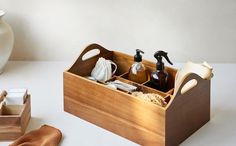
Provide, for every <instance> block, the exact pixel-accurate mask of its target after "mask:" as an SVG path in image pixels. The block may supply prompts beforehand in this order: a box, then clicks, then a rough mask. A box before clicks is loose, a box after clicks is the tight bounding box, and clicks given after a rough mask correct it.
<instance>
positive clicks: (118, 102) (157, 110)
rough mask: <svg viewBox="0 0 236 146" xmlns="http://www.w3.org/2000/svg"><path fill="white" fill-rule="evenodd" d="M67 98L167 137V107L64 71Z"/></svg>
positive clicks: (65, 96) (65, 95)
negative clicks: (165, 108)
mask: <svg viewBox="0 0 236 146" xmlns="http://www.w3.org/2000/svg"><path fill="white" fill-rule="evenodd" d="M88 89H90V90H88ZM64 98H70V99H73V100H75V101H77V102H79V103H81V104H83V105H87V106H89V107H93V108H95V109H97V110H100V111H103V112H105V113H107V114H110V115H113V116H114V117H117V118H120V119H123V120H125V121H127V122H130V123H133V124H134V125H137V126H140V127H143V128H144V129H146V130H148V131H150V132H154V133H156V134H158V135H160V136H161V137H164V136H165V110H164V108H161V107H159V106H157V105H154V104H152V103H146V102H144V101H143V100H141V99H138V98H135V97H132V96H130V95H128V94H126V93H123V92H121V91H117V90H113V89H110V88H108V87H105V86H104V85H101V84H97V83H94V82H92V81H89V80H87V79H85V78H83V77H79V76H75V75H73V74H71V73H68V72H64ZM66 106H69V105H68V104H67V105H66ZM65 108H66V107H65ZM75 108H76V107H75ZM77 108H79V107H77ZM69 112H70V111H69ZM77 114H78V115H79V114H80V113H77ZM88 118H89V117H88ZM94 122H95V123H96V121H94ZM117 130H119V129H117Z"/></svg>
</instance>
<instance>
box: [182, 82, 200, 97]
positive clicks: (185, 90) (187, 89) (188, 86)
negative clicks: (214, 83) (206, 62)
mask: <svg viewBox="0 0 236 146" xmlns="http://www.w3.org/2000/svg"><path fill="white" fill-rule="evenodd" d="M196 85H197V80H196V79H192V80H189V81H188V82H187V83H186V84H185V85H184V86H183V87H182V89H181V91H180V92H181V94H184V93H186V92H187V91H189V90H190V89H192V88H193V87H195V86H196Z"/></svg>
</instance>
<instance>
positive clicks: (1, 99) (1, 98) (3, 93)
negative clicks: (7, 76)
mask: <svg viewBox="0 0 236 146" xmlns="http://www.w3.org/2000/svg"><path fill="white" fill-rule="evenodd" d="M6 95H7V91H5V90H3V91H2V93H1V94H0V102H2V101H3V99H4V98H5V97H6Z"/></svg>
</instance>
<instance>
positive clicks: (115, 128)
mask: <svg viewBox="0 0 236 146" xmlns="http://www.w3.org/2000/svg"><path fill="white" fill-rule="evenodd" d="M64 110H65V111H66V112H69V113H71V114H73V115H75V116H78V117H80V118H82V119H84V120H86V121H88V122H90V123H93V124H95V125H97V126H99V127H102V128H104V129H106V130H109V131H111V132H113V133H115V134H117V135H120V136H122V137H124V138H127V139H129V140H131V141H134V142H136V143H138V144H140V145H148V146H157V145H158V146H164V145H165V137H164V136H160V135H159V134H156V133H154V132H151V131H149V130H147V129H145V128H143V127H141V126H138V125H136V124H134V123H132V122H129V121H127V120H124V119H121V118H119V117H116V116H113V115H111V114H109V113H106V112H104V111H102V110H99V109H96V108H94V107H92V106H89V105H86V104H83V103H81V102H79V101H77V100H75V99H72V98H70V97H68V96H65V97H64ZM117 112H119V111H117Z"/></svg>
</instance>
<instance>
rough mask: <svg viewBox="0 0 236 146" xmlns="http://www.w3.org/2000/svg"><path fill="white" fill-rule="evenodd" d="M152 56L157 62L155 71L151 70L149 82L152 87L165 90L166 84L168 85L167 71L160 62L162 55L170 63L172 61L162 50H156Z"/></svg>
mask: <svg viewBox="0 0 236 146" xmlns="http://www.w3.org/2000/svg"><path fill="white" fill-rule="evenodd" d="M154 57H155V58H156V59H157V63H156V71H153V72H152V73H151V84H152V87H154V88H156V89H158V90H160V91H163V92H166V91H167V90H168V89H167V85H168V77H169V76H168V72H167V71H165V66H164V63H163V62H162V57H164V58H165V59H166V60H167V61H168V63H170V64H171V65H173V64H172V62H171V61H170V60H169V58H168V56H167V52H164V51H157V52H156V53H155V54H154Z"/></svg>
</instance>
